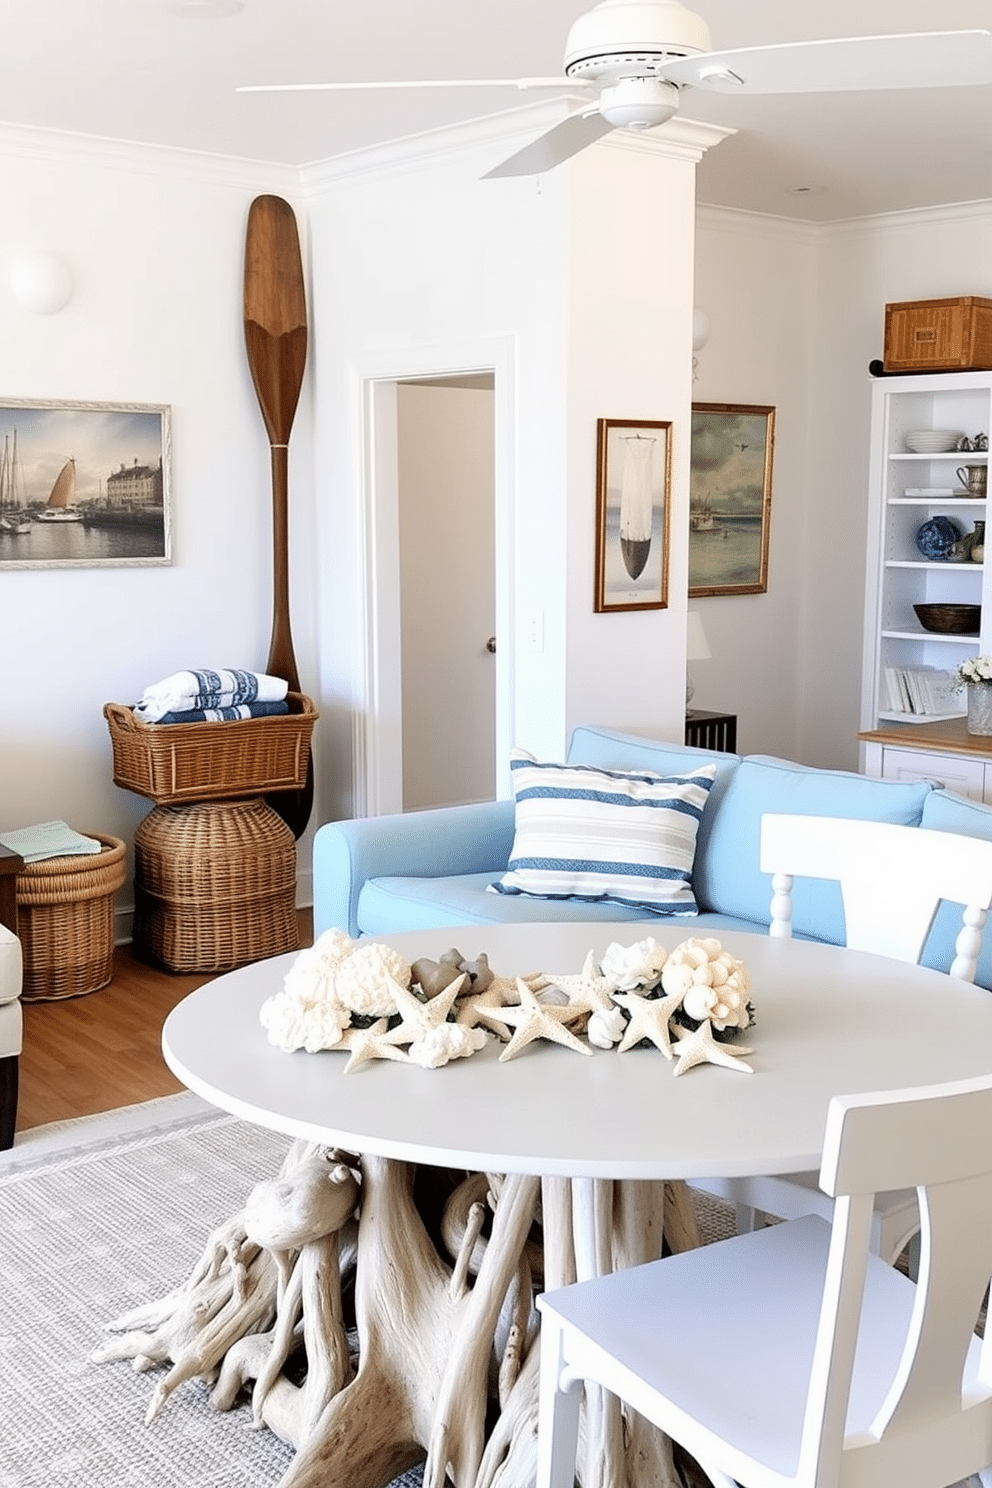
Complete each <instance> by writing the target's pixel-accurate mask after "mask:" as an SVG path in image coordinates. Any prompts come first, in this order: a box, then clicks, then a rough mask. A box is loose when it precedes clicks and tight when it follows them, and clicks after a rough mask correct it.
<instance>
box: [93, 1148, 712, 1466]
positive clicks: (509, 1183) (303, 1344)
mask: <svg viewBox="0 0 992 1488" xmlns="http://www.w3.org/2000/svg"><path fill="white" fill-rule="evenodd" d="M698 1239H699V1237H698V1233H697V1231H696V1224H695V1216H694V1211H693V1206H692V1200H691V1198H690V1196H689V1193H688V1190H687V1189H686V1188H685V1187H684V1185H683V1184H681V1183H674V1184H671V1183H670V1184H663V1183H660V1182H657V1183H656V1182H626V1181H624V1182H620V1181H616V1182H614V1181H606V1180H584V1179H583V1180H578V1179H574V1180H569V1179H545V1180H543V1182H542V1180H541V1179H538V1178H535V1177H529V1176H520V1175H510V1176H500V1175H493V1174H489V1175H486V1174H477V1173H460V1172H449V1171H447V1170H441V1169H433V1168H429V1167H419V1166H414V1165H412V1164H408V1163H403V1162H399V1161H395V1160H392V1159H387V1158H380V1157H357V1156H354V1155H350V1154H345V1153H341V1152H336V1151H328V1150H327V1149H324V1148H319V1147H316V1146H314V1145H313V1144H309V1143H304V1142H297V1143H295V1144H294V1145H293V1147H292V1148H291V1149H290V1152H289V1154H288V1155H287V1158H286V1160H285V1162H284V1164H283V1167H282V1169H281V1171H280V1173H279V1174H278V1176H277V1177H275V1178H273V1179H272V1180H271V1181H269V1182H266V1183H261V1184H259V1185H257V1187H256V1188H255V1189H253V1190H252V1192H251V1194H250V1195H249V1196H248V1198H247V1200H246V1203H245V1206H244V1208H243V1209H242V1210H241V1211H240V1212H239V1213H238V1214H236V1215H234V1216H232V1218H231V1219H230V1220H228V1221H227V1223H226V1224H224V1225H222V1226H221V1227H220V1228H219V1229H218V1230H216V1231H215V1232H214V1233H213V1234H212V1235H211V1236H210V1238H209V1240H208V1241H207V1244H206V1248H205V1250H204V1252H203V1255H202V1256H201V1258H200V1261H199V1262H198V1264H197V1266H196V1267H195V1268H194V1270H193V1271H192V1273H191V1274H190V1276H189V1278H188V1279H187V1280H186V1282H185V1283H184V1284H183V1285H182V1286H180V1287H179V1288H177V1289H176V1290H175V1291H173V1292H171V1293H169V1294H168V1295H167V1296H166V1297H163V1298H162V1299H160V1300H159V1301H157V1302H151V1303H149V1304H148V1305H146V1306H144V1307H140V1308H138V1309H136V1310H135V1311H133V1312H131V1313H129V1314H127V1315H126V1316H124V1317H121V1318H119V1319H117V1321H116V1322H114V1323H111V1324H110V1325H109V1331H110V1332H112V1333H113V1334H114V1337H113V1338H112V1339H111V1340H110V1341H108V1342H107V1343H106V1344H105V1345H103V1346H102V1347H101V1348H99V1349H98V1350H97V1351H96V1352H95V1354H94V1356H93V1357H94V1359H95V1360H97V1361H98V1362H102V1361H107V1360H112V1359H130V1360H132V1361H133V1363H134V1367H135V1368H136V1369H151V1368H153V1367H156V1366H159V1367H163V1366H167V1367H166V1369H165V1373H164V1374H163V1375H162V1377H161V1378H160V1380H159V1382H158V1383H157V1385H156V1387H155V1389H154V1391H153V1394H152V1399H151V1403H150V1406H149V1410H148V1417H147V1419H148V1421H149V1422H152V1421H153V1420H154V1418H155V1416H157V1415H158V1413H159V1412H160V1411H161V1410H162V1409H163V1408H164V1407H165V1405H166V1404H167V1402H168V1401H169V1398H170V1396H171V1395H172V1393H173V1391H174V1390H175V1389H176V1388H177V1387H178V1386H179V1385H181V1384H182V1383H183V1382H184V1381H185V1380H188V1379H191V1378H193V1377H194V1376H202V1377H204V1378H206V1379H208V1380H210V1381H211V1382H212V1383H213V1394H212V1397H211V1399H212V1403H213V1405H214V1406H215V1407H216V1408H217V1409H221V1410H226V1409H230V1408H231V1407H232V1406H233V1405H234V1403H235V1401H236V1400H237V1399H238V1398H239V1397H240V1396H241V1395H242V1392H244V1391H246V1390H247V1391H250V1394H251V1400H252V1409H253V1414H254V1417H255V1420H256V1422H257V1423H258V1424H259V1425H263V1424H264V1425H265V1426H267V1427H269V1429H270V1430H272V1431H274V1432H275V1433H276V1434H277V1435H278V1436H279V1437H281V1438H282V1439H283V1440H284V1441H287V1442H288V1443H290V1445H291V1446H293V1447H294V1448H295V1451H296V1455H295V1457H294V1459H293V1462H292V1464H291V1466H290V1467H289V1469H288V1471H287V1472H286V1474H285V1475H284V1477H283V1479H282V1482H281V1484H280V1488H385V1485H387V1484H388V1483H390V1482H391V1481H392V1480H393V1478H395V1477H396V1476H397V1475H398V1474H400V1473H402V1472H403V1471H404V1470H405V1469H406V1468H409V1467H412V1466H413V1465H415V1464H416V1463H418V1462H425V1469H424V1488H444V1485H445V1484H453V1485H454V1488H531V1485H533V1482H534V1475H535V1470H536V1460H537V1373H538V1370H537V1361H538V1354H539V1347H538V1343H539V1327H538V1314H537V1311H536V1309H535V1306H534V1297H535V1295H536V1293H537V1292H539V1291H541V1290H544V1289H545V1287H548V1288H550V1287H555V1286H560V1285H564V1284H567V1283H568V1282H570V1281H572V1280H575V1279H581V1278H584V1277H587V1276H592V1275H598V1274H602V1273H603V1272H604V1271H607V1270H612V1269H617V1268H620V1267H624V1266H629V1265H634V1264H637V1263H639V1262H641V1261H645V1260H651V1259H654V1258H656V1257H658V1256H659V1255H660V1254H661V1253H662V1244H663V1241H664V1242H665V1243H666V1245H667V1247H668V1248H669V1249H672V1250H683V1249H686V1248H688V1247H690V1246H692V1245H695V1244H698ZM581 1463H582V1467H581V1471H580V1478H581V1483H582V1485H583V1488H680V1479H679V1477H678V1474H677V1472H676V1469H675V1467H674V1464H673V1460H672V1453H671V1447H670V1443H669V1442H668V1439H667V1438H666V1437H664V1436H663V1435H662V1434H661V1433H660V1432H658V1431H656V1430H655V1429H654V1428H653V1427H651V1426H649V1425H648V1424H647V1423H646V1422H644V1421H643V1420H641V1419H640V1418H638V1417H627V1416H624V1417H623V1418H622V1417H621V1413H620V1409H619V1406H618V1403H617V1402H616V1401H615V1400H614V1399H613V1398H612V1397H609V1396H603V1395H602V1394H600V1393H593V1392H590V1393H589V1395H588V1397H587V1400H586V1405H585V1412H584V1424H583V1442H582V1455H581Z"/></svg>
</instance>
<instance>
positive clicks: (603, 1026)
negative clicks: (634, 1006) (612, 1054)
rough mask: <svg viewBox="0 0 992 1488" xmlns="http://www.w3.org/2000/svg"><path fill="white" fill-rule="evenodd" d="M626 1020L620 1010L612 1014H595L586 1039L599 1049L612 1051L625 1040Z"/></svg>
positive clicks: (612, 1011) (590, 1022) (616, 1009)
mask: <svg viewBox="0 0 992 1488" xmlns="http://www.w3.org/2000/svg"><path fill="white" fill-rule="evenodd" d="M626 1021H627V1020H626V1019H625V1018H624V1015H623V1013H622V1012H621V1011H620V1009H619V1008H613V1009H612V1010H611V1011H610V1012H602V1013H593V1015H592V1017H591V1018H590V1019H589V1025H588V1027H587V1028H586V1038H587V1039H588V1040H589V1042H590V1043H591V1044H595V1046H596V1048H597V1049H612V1048H613V1045H614V1044H618V1043H619V1042H620V1040H621V1039H622V1038H623V1031H624V1028H625V1027H626Z"/></svg>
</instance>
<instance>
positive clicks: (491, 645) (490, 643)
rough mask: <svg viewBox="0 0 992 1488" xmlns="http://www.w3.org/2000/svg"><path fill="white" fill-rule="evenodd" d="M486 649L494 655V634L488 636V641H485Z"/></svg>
mask: <svg viewBox="0 0 992 1488" xmlns="http://www.w3.org/2000/svg"><path fill="white" fill-rule="evenodd" d="M486 650H487V651H491V652H492V654H493V655H494V656H495V655H496V637H495V636H490V637H489V639H488V641H487V642H486Z"/></svg>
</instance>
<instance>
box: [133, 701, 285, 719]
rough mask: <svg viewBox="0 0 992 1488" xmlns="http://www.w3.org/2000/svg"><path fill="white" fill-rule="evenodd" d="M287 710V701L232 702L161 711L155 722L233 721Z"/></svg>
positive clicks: (274, 714) (261, 716)
mask: <svg viewBox="0 0 992 1488" xmlns="http://www.w3.org/2000/svg"><path fill="white" fill-rule="evenodd" d="M288 712H289V704H288V703H234V704H232V705H231V707H229V708H187V709H186V711H185V712H184V713H163V714H162V717H161V718H156V720H155V722H156V723H233V722H234V720H235V719H237V718H274V717H276V716H278V715H280V714H282V713H288Z"/></svg>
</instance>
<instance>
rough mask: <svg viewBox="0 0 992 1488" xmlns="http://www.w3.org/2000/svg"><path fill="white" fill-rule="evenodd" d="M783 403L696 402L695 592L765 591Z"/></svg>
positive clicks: (691, 567) (693, 456) (693, 488)
mask: <svg viewBox="0 0 992 1488" xmlns="http://www.w3.org/2000/svg"><path fill="white" fill-rule="evenodd" d="M774 446H775V409H774V408H773V407H771V406H769V405H767V404H751V403H693V405H692V454H691V469H690V484H689V598H690V599H697V598H702V597H703V596H705V595H720V594H764V593H766V591H767V589H768V538H769V525H770V517H771V504H772V459H773V454H774Z"/></svg>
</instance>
